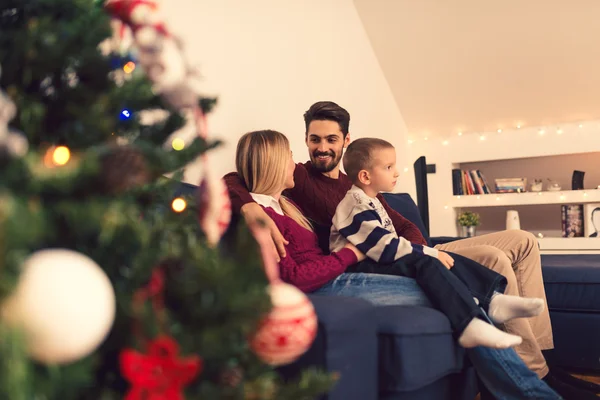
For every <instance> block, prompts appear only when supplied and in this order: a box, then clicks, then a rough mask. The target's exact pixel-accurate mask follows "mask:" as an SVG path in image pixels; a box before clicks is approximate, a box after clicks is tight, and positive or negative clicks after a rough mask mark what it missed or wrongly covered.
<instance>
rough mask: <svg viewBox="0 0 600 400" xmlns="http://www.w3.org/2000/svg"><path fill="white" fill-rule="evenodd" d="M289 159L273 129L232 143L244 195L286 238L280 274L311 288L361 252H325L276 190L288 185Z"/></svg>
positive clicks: (294, 208)
mask: <svg viewBox="0 0 600 400" xmlns="http://www.w3.org/2000/svg"><path fill="white" fill-rule="evenodd" d="M295 166H296V165H295V164H294V160H293V158H292V152H291V151H290V146H289V142H288V140H287V138H286V137H285V136H284V135H283V134H281V133H279V132H275V131H270V130H265V131H256V132H250V133H247V134H245V135H244V136H242V138H241V139H240V140H239V142H238V146H237V155H236V168H237V171H238V174H239V175H240V177H241V178H242V179H243V180H244V182H245V184H246V186H247V187H248V190H249V191H250V195H251V196H252V198H253V199H254V201H256V202H257V203H258V204H260V205H262V206H263V207H264V208H265V211H266V213H267V214H268V215H269V217H271V218H272V219H273V221H274V222H275V224H277V227H278V228H279V230H280V231H281V233H282V235H283V237H284V238H286V239H287V238H290V239H289V240H288V244H287V245H286V247H287V248H288V253H287V257H284V258H282V259H281V261H280V263H279V265H280V271H281V278H282V279H283V280H284V281H286V282H289V283H291V284H293V285H295V286H296V287H298V288H299V289H300V290H302V291H305V292H311V291H313V290H316V289H318V288H320V287H321V286H323V285H324V284H326V283H327V282H330V281H332V280H333V279H335V278H336V277H338V276H339V275H341V274H343V273H344V271H345V270H346V268H347V267H348V266H350V265H353V264H355V263H356V262H357V261H360V260H363V259H364V258H365V256H364V255H363V254H362V253H361V252H359V251H358V250H357V249H356V247H354V246H353V245H352V244H349V245H347V246H346V247H344V248H343V249H341V250H340V251H338V252H335V253H331V254H330V255H328V256H326V255H324V254H323V252H322V250H321V249H320V248H319V244H318V239H317V236H316V235H315V234H314V232H313V231H312V227H311V225H310V222H309V221H308V220H307V219H306V217H305V216H304V215H303V214H302V213H301V212H300V210H299V209H298V207H297V206H296V205H295V204H293V203H292V202H291V201H290V200H288V199H287V198H285V196H283V195H282V194H281V193H282V192H283V191H284V190H285V189H290V188H292V187H294V168H295Z"/></svg>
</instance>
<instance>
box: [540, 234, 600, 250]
mask: <svg viewBox="0 0 600 400" xmlns="http://www.w3.org/2000/svg"><path fill="white" fill-rule="evenodd" d="M538 242H539V244H540V251H541V252H542V254H577V253H580V254H600V238H586V237H578V238H555V237H546V238H541V239H538Z"/></svg>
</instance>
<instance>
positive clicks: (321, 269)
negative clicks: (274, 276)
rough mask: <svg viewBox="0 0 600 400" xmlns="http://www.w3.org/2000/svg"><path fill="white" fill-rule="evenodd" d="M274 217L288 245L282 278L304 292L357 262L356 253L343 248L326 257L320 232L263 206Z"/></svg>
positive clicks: (283, 261) (316, 286) (280, 267)
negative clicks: (320, 243)
mask: <svg viewBox="0 0 600 400" xmlns="http://www.w3.org/2000/svg"><path fill="white" fill-rule="evenodd" d="M263 208H264V209H265V211H266V213H267V214H268V215H269V216H270V217H271V218H272V219H273V221H274V222H275V224H276V225H277V227H278V228H279V230H280V231H281V234H282V235H283V237H284V238H286V239H287V241H288V242H289V244H288V245H287V246H285V250H286V256H285V257H283V258H282V259H281V261H280V262H279V271H280V274H281V279H282V280H283V281H284V282H287V283H290V284H292V285H294V286H296V287H297V288H298V289H300V290H302V291H304V292H312V291H313V290H316V289H318V288H320V287H321V286H323V285H324V284H326V283H327V282H329V281H331V280H332V279H335V278H337V277H338V276H339V275H341V274H342V273H343V272H344V271H345V270H346V268H347V267H348V266H350V265H352V264H356V261H357V260H356V255H355V254H354V252H353V251H352V250H350V249H346V248H344V249H342V250H340V251H338V252H335V253H331V254H330V255H328V256H326V255H324V254H323V252H322V251H321V249H320V248H319V244H318V240H317V235H315V233H314V232H311V231H309V230H308V229H306V228H304V227H302V226H300V225H299V224H298V223H297V222H296V221H294V220H293V219H291V218H290V217H288V216H285V215H279V214H277V213H276V212H275V211H274V210H273V209H272V208H270V207H263Z"/></svg>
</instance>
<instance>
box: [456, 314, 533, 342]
mask: <svg viewBox="0 0 600 400" xmlns="http://www.w3.org/2000/svg"><path fill="white" fill-rule="evenodd" d="M522 341H523V339H522V338H521V337H520V336H516V335H511V334H510V333H506V332H502V331H501V330H500V329H498V328H496V327H495V326H494V325H491V324H488V323H487V322H484V321H482V320H480V319H479V318H473V319H472V320H471V322H469V324H468V325H467V327H466V328H465V330H464V331H463V333H462V335H460V337H459V338H458V343H459V344H460V345H461V346H462V347H464V348H466V349H468V348H471V347H477V346H484V347H491V348H493V349H507V348H509V347H512V346H516V345H518V344H521V342H522Z"/></svg>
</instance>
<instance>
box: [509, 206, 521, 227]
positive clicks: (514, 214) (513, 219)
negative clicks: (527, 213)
mask: <svg viewBox="0 0 600 400" xmlns="http://www.w3.org/2000/svg"><path fill="white" fill-rule="evenodd" d="M506 229H521V221H520V220H519V212H518V211H516V210H508V211H507V212H506Z"/></svg>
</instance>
